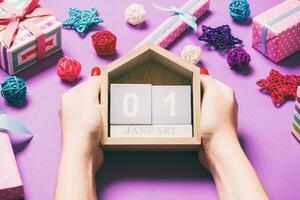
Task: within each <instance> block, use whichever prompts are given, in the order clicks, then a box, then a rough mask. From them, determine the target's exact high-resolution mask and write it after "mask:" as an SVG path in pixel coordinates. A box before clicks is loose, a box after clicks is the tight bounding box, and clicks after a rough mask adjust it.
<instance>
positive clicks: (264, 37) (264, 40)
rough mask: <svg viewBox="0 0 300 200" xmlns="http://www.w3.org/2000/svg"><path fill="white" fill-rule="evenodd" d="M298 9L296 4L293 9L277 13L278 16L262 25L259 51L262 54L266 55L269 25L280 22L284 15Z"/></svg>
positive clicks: (286, 15)
mask: <svg viewBox="0 0 300 200" xmlns="http://www.w3.org/2000/svg"><path fill="white" fill-rule="evenodd" d="M298 11H300V6H297V7H295V8H293V9H291V10H289V11H287V12H285V13H283V14H282V15H279V16H278V17H276V18H274V19H272V20H271V21H269V22H268V23H266V25H264V27H263V30H262V33H261V52H262V53H263V54H264V55H266V52H267V35H268V31H269V27H271V26H273V25H274V24H276V23H278V22H280V21H281V20H283V19H285V18H286V17H288V16H290V15H292V14H294V13H295V12H298Z"/></svg>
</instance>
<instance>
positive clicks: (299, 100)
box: [292, 86, 300, 142]
mask: <svg viewBox="0 0 300 200" xmlns="http://www.w3.org/2000/svg"><path fill="white" fill-rule="evenodd" d="M292 133H293V135H294V136H295V137H296V138H297V139H298V141H299V142H300V86H299V87H298V91H297V97H296V105H295V112H294V116H293V124H292Z"/></svg>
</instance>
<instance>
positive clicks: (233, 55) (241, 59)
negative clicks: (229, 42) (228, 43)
mask: <svg viewBox="0 0 300 200" xmlns="http://www.w3.org/2000/svg"><path fill="white" fill-rule="evenodd" d="M250 61H251V57H250V55H249V54H248V53H247V52H246V51H245V50H244V49H243V48H241V47H236V48H233V49H231V50H230V51H229V53H228V55H227V63H228V65H229V66H231V69H233V70H235V71H239V70H241V69H242V67H244V66H247V65H248V64H249V63H250Z"/></svg>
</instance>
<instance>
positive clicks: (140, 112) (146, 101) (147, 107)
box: [110, 84, 151, 124]
mask: <svg viewBox="0 0 300 200" xmlns="http://www.w3.org/2000/svg"><path fill="white" fill-rule="evenodd" d="M110 96H111V97H110V123H111V124H151V85H150V84H111V86H110Z"/></svg>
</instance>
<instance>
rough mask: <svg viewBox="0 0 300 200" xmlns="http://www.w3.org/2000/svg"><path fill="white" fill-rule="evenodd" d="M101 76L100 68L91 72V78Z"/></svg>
mask: <svg viewBox="0 0 300 200" xmlns="http://www.w3.org/2000/svg"><path fill="white" fill-rule="evenodd" d="M100 75H101V68H100V67H98V66H95V67H93V69H92V70H91V76H100Z"/></svg>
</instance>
